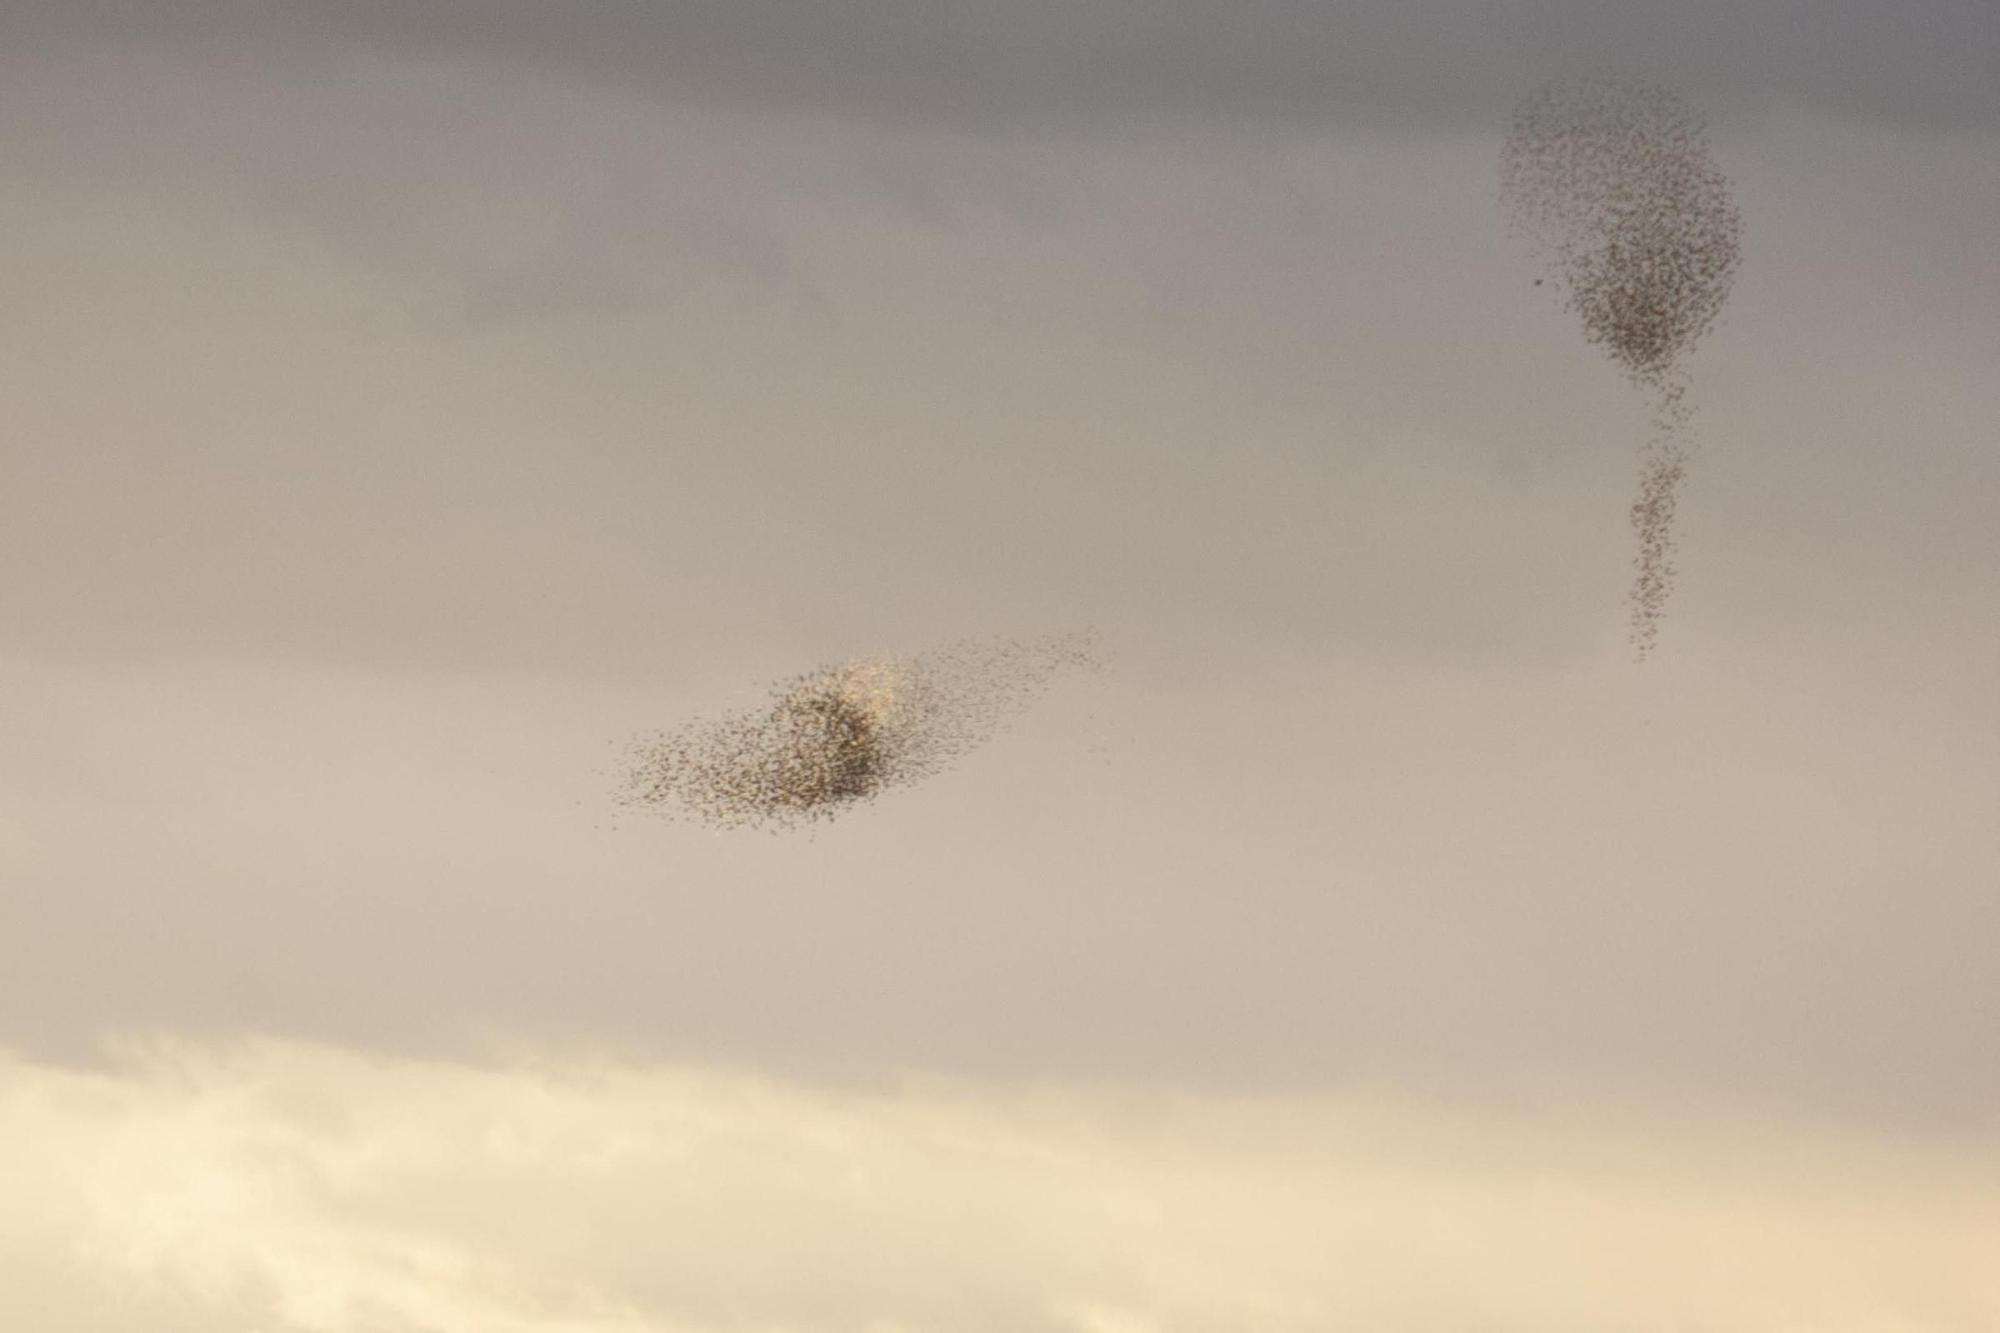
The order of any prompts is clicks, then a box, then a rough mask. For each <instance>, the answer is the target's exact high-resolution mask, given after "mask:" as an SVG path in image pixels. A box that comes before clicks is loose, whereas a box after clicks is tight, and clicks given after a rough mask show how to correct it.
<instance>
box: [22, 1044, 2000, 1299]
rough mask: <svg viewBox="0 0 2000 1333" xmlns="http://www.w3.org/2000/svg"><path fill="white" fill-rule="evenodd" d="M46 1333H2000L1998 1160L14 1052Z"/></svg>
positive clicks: (1258, 1107) (1733, 1139)
mask: <svg viewBox="0 0 2000 1333" xmlns="http://www.w3.org/2000/svg"><path fill="white" fill-rule="evenodd" d="M0 1180H4V1181H5V1182H6V1188H5V1190H4V1191H0V1326H4V1327H7V1328H22V1329H29V1328H32V1329H36V1330H41V1331H42V1333H68V1331H69V1330H78V1331H79V1333H80V1331H82V1330H89V1333H126V1330H131V1331H132V1333H138V1331H139V1330H145V1333H179V1331H180V1330H187V1331H188V1333H193V1331H194V1330H202V1331H203V1333H210V1331H212V1330H231V1331H232V1333H252V1331H253V1330H256V1331H258V1333H346V1331H348V1330H353V1331H355V1333H415V1331H417V1330H424V1331H426V1333H432V1331H434V1333H640V1331H641V1330H646V1331H648V1333H650V1331H653V1330H658V1331H660V1333H716V1331H719V1330H725V1329H727V1330H796V1331H797V1333H820V1331H821V1330H827V1331H829V1333H830V1331H832V1330H843V1331H845V1330H853V1331H855V1333H888V1331H889V1330H912V1331H914V1330H950V1331H951V1333H987V1331H989V1330H990V1331H992V1333H1000V1330H1008V1333H1033V1331H1035V1330H1048V1331H1050V1333H1055V1331H1056V1330H1065V1331H1068V1333H1169V1331H1170V1330H1183V1329H1185V1330H1204V1331H1209V1330H1232V1329H1241V1330H1246V1333H1247V1331H1248V1330H1252V1329H1255V1330H1258V1331H1259V1333H1274V1331H1276V1333H1282V1331H1283V1330H1307V1329H1315V1330H1317V1329H1381V1330H1391V1329H1393V1330H1409V1331H1410V1333H1430V1331H1431V1330H1436V1331H1437V1333H1445V1331H1446V1330H1450V1331H1451V1333H1464V1331H1467V1330H1523V1331H1524V1333H1525V1331H1526V1330H1530V1329H1533V1330H1537V1331H1538V1333H1570V1331H1572V1330H1574V1331H1575V1333H1583V1331H1584V1330H1591V1333H1600V1331H1601V1330H1607V1329H1660V1330H1667V1329H1674V1330H1690V1331H1692V1330H1704V1331H1706V1330H1715V1331H1717V1333H1723V1331H1730V1333H1733V1331H1735V1330H1742V1331H1743V1333H1751V1331H1752V1330H1755V1333H1779V1331H1794V1330H1796V1331H1797V1333H1806V1331H1807V1330H1812V1331H1813V1333H1847V1331H1848V1330H1853V1331H1854V1333H1862V1331H1864V1330H1865V1331H1867V1333H1878V1331H1880V1333H1887V1331H1888V1330H1898V1331H1901V1333H1915V1331H1917V1330H1940V1331H1942V1330H1968V1331H1970V1330H1975V1329H1984V1330H1990V1329H1992V1328H1995V1327H2000V1274H1996V1271H1995V1269H1994V1267H1993V1265H1992V1264H1991V1262H1990V1261H1991V1258H1992V1256H1993V1255H1994V1254H2000V1144H1996V1143H1993V1142H1985V1143H1979V1142H1971V1141H1967V1140H1964V1139H1960V1140H1956V1141H1953V1142H1943V1141H1937V1142H1918V1141H1914V1140H1898V1141H1888V1140H1869V1139H1865V1138H1859V1137H1855V1136H1851V1135H1841V1134H1836V1133H1833V1132H1830V1131H1826V1130H1817V1129H1812V1128H1809V1127H1802V1126H1788V1125H1784V1124H1780V1123H1776V1122H1772V1121H1768V1120H1767V1121H1760V1122H1755V1123H1752V1122H1749V1121H1725V1120H1718V1119H1715V1118H1713V1117H1710V1118H1705V1119H1696V1118H1693V1117H1684V1118H1680V1119H1677V1120H1672V1121H1669V1120H1666V1119H1660V1118H1654V1119H1648V1120H1640V1119H1634V1118H1631V1117H1629V1116H1623V1117H1621V1116H1612V1115H1608V1114H1600V1113H1590V1112H1587V1111H1586V1110H1584V1109H1582V1108H1577V1109H1575V1110H1574V1111H1573V1112H1571V1113H1563V1114H1553V1113H1547V1112H1543V1113H1537V1114H1533V1115H1530V1114H1527V1113H1524V1112H1498V1111H1493V1112H1475V1111H1471V1110H1468V1109H1466V1108H1464V1107H1459V1108H1455V1109H1446V1108H1441V1107H1437V1106H1424V1105H1419V1104H1416V1103H1414V1102H1411V1101H1409V1100H1408V1099H1403V1098H1399V1097H1397V1096H1394V1095H1391V1094H1386V1093H1380V1092H1373V1093H1360V1092H1356V1093H1351V1094H1327V1095H1313V1096H1297V1097H1262V1098H1254V1099H1252V1098H1232V1097H1223V1096H1208V1095H1195V1094H1186V1093H1167V1092H1161V1091H1147V1090H1133V1089H1104V1088H1095V1089H1093V1088H1081V1087H1055V1086H1047V1085H1043V1086H1038V1087H1032V1088H1030V1087H1005V1086H996V1085H968V1084H962V1083H950V1084H946V1083H930V1082H924V1081H913V1082H910V1083H906V1084H904V1085H902V1086H900V1087H898V1088H895V1089H891V1090H881V1089H869V1090H856V1089H833V1090H830V1089H824V1088H815V1087H810V1086H805V1085H796V1084H783V1083H776V1082H772V1081H768V1080H764V1079H760V1078H757V1077H753V1076H749V1075H745V1074H741V1073H735V1072H729V1071H722V1070H715V1069H704V1068H696V1067H658V1066H644V1065H634V1064H629V1063H624V1064H620V1063H612V1062H604V1061H598V1060H594V1059H583V1058H567V1057H565V1058H551V1057H549V1056H547V1055H546V1054H544V1055H537V1056H533V1057H521V1058H518V1059H512V1060H508V1061H500V1062H494V1063H488V1064H485V1065H473V1064H466V1063H447V1062H430V1061H425V1060H418V1059H409V1058H398V1059H389V1058H380V1057H376V1056H372V1055H365V1054H361V1053H357V1052H354V1051H349V1050H342V1049H337V1048H332V1047H324V1046H314V1045H306V1044H294V1043H282V1042H250V1043H234V1044H228V1045H219V1044H203V1045H187V1044H179V1043H171V1042H165V1043H158V1042H156V1043H147V1044H142V1045H135V1046H128V1047H125V1048H123V1050H122V1052H121V1053H120V1054H119V1055H118V1056H117V1057H116V1058H115V1059H114V1060H113V1061H112V1062H111V1063H109V1064H108V1065H106V1066H104V1067H100V1068H95V1069H87V1070H86V1069H75V1068H68V1067H60V1066H54V1065H48V1064H42V1063H38V1062H35V1061H33V1060H30V1059H28V1058H26V1057H22V1056H9V1055H6V1054H5V1053H0Z"/></svg>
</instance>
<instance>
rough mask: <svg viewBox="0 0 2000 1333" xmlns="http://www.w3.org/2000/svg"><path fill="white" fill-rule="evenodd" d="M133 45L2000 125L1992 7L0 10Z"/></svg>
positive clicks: (1045, 119)
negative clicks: (1608, 77)
mask: <svg viewBox="0 0 2000 1333" xmlns="http://www.w3.org/2000/svg"><path fill="white" fill-rule="evenodd" d="M135 39H137V40H149V41H153V42H166V43H171V44H174V45H180V46H188V47H193V48H197V49H204V50H209V51H214V50H216V49H229V48H235V49H242V48H244V47H245V46H246V45H247V44H250V43H258V42H273V43H277V44H279V45H288V44H295V43H301V42H303V43H312V42H335V43H356V44H362V45H379V46H381V47H383V48H385V49H390V50H394V51H396V52H399V53H403V54H412V53H424V54H428V55H431V56H437V57H452V58H473V59H490V60H499V61H508V62H518V63H523V64H528V65H533V66H536V67H541V68H552V69H560V70H563V71H566V72H568V73H570V74H572V75H574V76H575V77H578V78H581V79H585V80H591V81H603V82H609V83H615V84H620V85H625V86H629V87H631V88H635V89H638V90H640V91H642V92H644V93H646V94H648V95H654V96H660V97H664V98H672V99H690V100H701V101H726V102H731V103H751V104H760V105H773V106H783V107H787V108H791V109H796V110H807V111H818V112H824V113H830V114H839V115H852V116H860V117H866V118H873V119H890V120H896V121H912V120H915V121H925V122H944V123H951V124H957V125H961V126H964V127H967V128H979V129H990V128H1013V127H1024V126H1043V127H1050V126H1070V127H1074V126H1077V125H1088V124H1091V123H1093V122H1103V121H1112V122H1117V121H1121V120H1126V119H1131V118H1141V119H1150V118H1155V117H1160V116H1174V115H1181V114H1191V115H1204V116H1248V117H1256V118H1279V119H1284V120H1291V121H1300V122H1307V123H1311V122H1317V121H1325V120H1340V121H1347V122H1360V123H1381V124H1386V125H1393V126H1412V127H1429V128H1446V127H1451V126H1454V125H1459V124H1491V123H1493V121H1494V119H1495V118H1496V116H1499V115H1504V112H1505V108H1506V107H1507V106H1508V105H1509V104H1511V102H1512V101H1513V100H1514V98H1515V97H1516V96H1518V94H1519V92H1520V90H1521V88H1522V87H1523V85H1524V84H1529V83H1534V82H1539V81H1541V80H1543V79H1546V78H1549V77H1555V76H1559V75H1565V74H1573V73H1578V72H1607V73H1617V74H1626V75H1638V76H1643V77H1647V78H1653V79H1659V80H1661V81H1665V82H1670V83H1673V84H1675V85H1677V86H1679V87H1681V88H1682V89H1683V90H1684V91H1686V92H1687V93H1688V94H1690V95H1691V96H1693V97H1695V98H1697V99H1699V100H1700V101H1702V102H1703V103H1704V104H1706V105H1709V106H1710V107H1711V108H1712V109H1714V110H1716V111H1717V112H1718V113H1719V114H1725V115H1726V114H1731V113H1732V112H1735V111H1741V112H1746V113H1756V112H1758V111H1762V110H1768V109H1770V108H1772V107H1774V106H1777V105H1781V104H1785V103H1793V104H1801V105H1807V106H1811V107H1813V108H1816V109H1819V110H1823V111H1829V112H1833V113H1837V114H1841V115H1846V116H1852V117H1858V118H1869V119H1878V120H1884V121H1890V122H1895V123H1898V124H1904V125H1911V126H1916V127H1923V128H1932V129H1963V128H1969V127H1975V126H1990V125H1994V124H2000V79H1995V78H1993V77H1992V73H1993V71H1994V70H1995V69H2000V8H1996V7H1995V6H1994V5H1992V4H1991V3H1989V2H1988V0H1929V3H1921V4H1899V3H1890V2H1889V0H1759V2H1758V3H1747V4H1746V3H1742V2H1741V0H1691V2H1690V3H1683V4H1676V5H1640V4H1605V3H1601V2H1600V0H1355V2H1353V3H1344V4H1332V3H1324V2H1314V0H1238V2H1237V3H1231V4H1220V3H1199V4H1192V3H1186V0H1179V2H1169V3H1142V2H1141V0H1074V2H1071V3H1057V2H1056V0H1020V2H1017V3H1009V4H994V3H989V2H987V0H841V2H840V3H836V4H804V3H795V2H788V0H672V2H671V3H661V2H660V0H576V2H574V3H564V4H556V3H550V2H549V0H304V2H303V3H295V4H291V5H284V6H268V5H255V4H250V3H246V0H191V2H189V3H181V4H176V5H173V6H160V5H156V4H146V3H138V2H137V0H112V2H111V3H104V4H97V5H90V6H80V5H76V4H73V3H65V2H59V0H30V2H29V3H25V4H16V5H10V6H8V7H7V12H6V14H5V15H0V41H4V42H5V44H6V46H7V47H8V48H9V49H10V50H14V51H16V52H19V51H21V50H23V49H24V48H33V47H36V46H49V45H64V44H71V45H73V44H76V43H84V44H89V43H93V42H97V41H105V40H117V41H121V42H130V41H132V40H135Z"/></svg>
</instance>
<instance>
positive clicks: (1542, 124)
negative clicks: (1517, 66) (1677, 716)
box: [1500, 79, 1743, 657]
mask: <svg viewBox="0 0 2000 1333" xmlns="http://www.w3.org/2000/svg"><path fill="white" fill-rule="evenodd" d="M1500 176H1501V193H1502V197H1503V201H1504V203H1505V205H1506V207H1507V210H1508V213H1509V216H1510V220H1511V222H1512V223H1513V225H1514V226H1515V227H1516V228H1517V230H1518V231H1520V232H1521V233H1523V234H1525V235H1526V237H1527V238H1528V239H1529V240H1530V242H1531V243H1532V244H1533V245H1534V246H1535V248H1536V250H1537V251H1538V252H1539V254H1540V256H1541V257H1542V258H1543V260H1544V261H1545V262H1546V263H1547V265H1548V267H1549V270H1550V273H1549V276H1550V277H1551V279H1552V280H1553V283H1554V285H1555V287H1556V288H1557V290H1558V291H1559V292H1560V293H1561V294H1562V297H1563V300H1564V304H1565V305H1566V306H1567V307H1568V308H1569V310H1570V311H1571V313H1573V314H1574V315H1576V316H1577V318H1578V319H1579V320H1580V321H1581V323H1582V325H1583V332H1584V336H1585V338H1587V339H1588V340H1589V341H1590V342H1591V344H1592V345H1594V346H1596V347H1599V348H1601V349H1603V351H1604V352H1605V353H1606V354H1607V355H1609V356H1610V357H1611V359H1612V360H1613V361H1615V362H1616V363H1617V364H1618V365H1619V366H1620V367H1621V368H1622V369H1623V370H1624V372H1625V374H1626V376H1627V378H1629V379H1630V380H1631V381H1632V383H1633V384H1634V385H1635V386H1637V387H1638V388H1640V389H1641V390H1642V391H1644V392H1645V393H1646V394H1647V395H1648V397H1649V399H1650V403H1651V408H1652V423H1651V424H1652V434H1651V436H1650V438H1649V439H1648V440H1647V441H1646V443H1645V445H1644V447H1643V449H1642V451H1641V459H1640V462H1641V479H1640V483H1639V496H1638V498H1637V499H1636V500H1635V501H1633V503H1632V508H1631V519H1632V526H1633V529H1634V532H1635V535H1636V536H1637V538H1638V550H1637V552H1636V554H1635V555H1634V557H1633V564H1634V567H1635V574H1634V579H1633V584H1632V592H1631V638H1632V643H1633V646H1634V647H1635V648H1636V649H1637V650H1638V653H1639V655H1640V656H1641V657H1644V656H1646V655H1647V654H1649V653H1650V652H1651V651H1652V649H1653V646H1654V644H1655V642H1656V641H1657V639H1658V636H1659V627H1660V618H1661V616H1662V614H1663V613H1664V611H1665V609H1666V604H1667V599H1668V597H1669V595H1670V594H1671V593H1672V591H1673V584H1674V576H1675V568H1674V549H1675V546H1674V528H1673V523H1674V511H1675V508H1676V505H1677V502H1678V500H1679V497H1680V490H1681V483H1682V482H1683V481H1684V480H1685V478H1686V475H1687V464H1688V458H1689V455H1690V453H1691V451H1692V449H1693V447H1694V442H1695V435H1694V418H1693V410H1692V406H1691V404H1690V402H1689V400H1688V397H1687V389H1688V374H1687V368H1686V360H1687V356H1688V354H1689V353H1690V352H1691V351H1692V350H1693V349H1694V347H1695V345H1696V344H1697V343H1698V342H1700V340H1701V339H1702V337H1703V336H1704V335H1705V334H1707V333H1708V331H1709V330H1710V329H1711V328H1713V327H1714V326H1715V322H1716V320H1717V319H1718V318H1719V317H1720V316H1721V314H1722V308H1723V304H1724V302H1725V301H1726V300H1727V299H1728V297H1729V290H1730V287H1731V285H1732V284H1733V283H1734V281H1735V278H1736V271H1737V268H1738V266H1739V264H1740V263H1741V261H1742V256H1743V218H1742V214H1741V213H1740V212H1739V211H1738V209H1737V207H1736V202H1735V200H1734V199H1733V198H1732V196H1731V193H1730V188H1729V181H1728V179H1727V178H1726V177H1725V176H1724V175H1723V174H1722V172H1721V171H1720V170H1718V169H1717V167H1716V165H1715V163H1714V161H1713V159H1712V156H1711V153H1710V149H1709V143H1708V135H1707V129H1706V126H1705V125H1704V123H1703V121H1702V119H1701V117H1700V116H1698V115H1697V114H1695V113H1694V112H1693V111H1692V110H1691V109H1690V108H1689V107H1688V106H1687V104H1686V103H1685V102H1683V101H1682V100H1681V99H1680V98H1679V97H1678V96H1677V95H1676V94H1674V93H1673V92H1671V91H1669V90H1668V89H1665V88H1661V87H1657V86H1653V85H1648V84H1634V83H1624V82H1619V81H1615V80H1610V79H1586V80H1583V81H1581V82H1577V83H1555V84H1550V85H1548V86H1546V87H1544V88H1542V89H1540V90H1538V91H1537V92H1535V93H1534V94H1532V95H1531V96H1530V97H1528V98H1527V99H1526V100H1525V101H1523V102H1522V103H1521V105H1520V106H1519V108H1517V109H1516V111H1515V113H1514V121H1513V125H1512V128H1511V130H1510V132H1509V133H1508V135H1507V142H1506V147H1505V149H1504V150H1503V152H1502V155H1501V168H1500Z"/></svg>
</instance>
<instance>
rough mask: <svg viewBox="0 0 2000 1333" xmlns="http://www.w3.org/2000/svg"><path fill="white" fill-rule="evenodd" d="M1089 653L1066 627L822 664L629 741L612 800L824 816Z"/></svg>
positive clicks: (953, 755)
mask: <svg viewBox="0 0 2000 1333" xmlns="http://www.w3.org/2000/svg"><path fill="white" fill-rule="evenodd" d="M1098 661H1099V658H1098V655H1097V650H1096V645H1095V640H1094V638H1093V637H1092V636H1090V635H1088V634H1077V635H1061V636H1050V637H1045V638H1039V639H1033V640H1027V641H1020V640H1011V639H978V640H967V641H964V642H960V643H954V644H949V645H946V646H944V647H942V648H938V649H935V650H933V651H930V652H925V653H919V654H916V655H913V656H908V657H882V658H873V659H867V660H859V661H848V662H842V663H839V664H837V665H832V666H824V667H820V668H818V669H816V670H813V671H809V672H806V673H804V674H803V675H799V676H795V677H793V678H791V679H789V680H785V681H781V682H779V683H778V684H776V685H774V686H773V687H772V688H771V690H770V694H769V698H768V700H767V701H766V702H765V703H764V704H763V705H761V706H759V707H757V708H753V709H750V710H748V711H745V712H740V713H734V714H730V715H726V716H721V717H714V718H704V719H697V720H695V721H693V722H691V723H689V724H687V725H686V726H683V727H682V728H680V729H679V730H677V731H672V732H666V733H662V734H660V735H656V736H652V737H648V738H645V739H643V740H641V741H639V742H638V743H637V744H635V745H634V746H633V747H632V751H631V753H630V755H629V756H628V762H627V764H626V766H625V769H624V776H623V778H622V780H621V783H620V786H619V788H618V790H617V792H616V795H615V801H616V803H617V804H618V805H619V806H620V807H621V808H623V809H627V810H645V811H649V812H654V813H659V814H663V815H667V816H670V817H678V818H683V819H690V820H693V821H695V822H698V823H703V824H707V825H710V826H713V827H717V828H740V827H745V826H753V827H765V828H770V829H773V830H778V829H784V828H792V827H797V826H800V825H805V824H812V823H816V822H821V821H825V820H829V819H833V818H835V817H837V816H839V815H841V814H844V813H846V812H847V811H850V810H852V809H854V808H856V807H857V806H861V805H865V804H867V803H869V802H871V801H873V800H874V799H875V798H876V797H877V796H879V795H881V794H882V793H883V792H885V791H887V790H889V789H890V788H893V787H902V786H908V785H909V784H911V783H914V782H918V781H921V780H922V779H924V778H928V777H931V776H933V775H935V774H937V773H940V772H942V771H944V770H945V769H947V768H949V767H951V766H952V764H954V763H955V762H956V761H957V760H958V759H960V758H961V757H963V756H964V755H966V754H968V753H970V752H971V751H973V750H975V749H977V748H978V747H979V746H981V745H983V744H985V743H986V742H987V741H988V740H990V739H992V738H993V736H994V735H996V734H997V733H998V732H1000V731H1001V730H1002V729H1004V728H1005V726H1006V725H1007V724H1008V723H1009V722H1010V721H1011V720H1012V719H1013V718H1014V717H1016V716H1018V715H1019V713H1020V712H1021V711H1022V710H1023V709H1024V708H1026V707H1027V706H1028V704H1029V703H1031V702H1032V701H1033V700H1034V699H1035V697H1036V696H1038V695H1039V694H1041V692H1042V691H1043V690H1044V689H1045V688H1047V686H1048V685H1049V683H1050V682H1051V681H1052V680H1053V679H1054V678H1055V676H1056V675H1057V674H1058V673H1060V672H1062V671H1064V670H1067V669H1071V668H1089V667H1094V666H1096V665H1097V664H1098Z"/></svg>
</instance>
